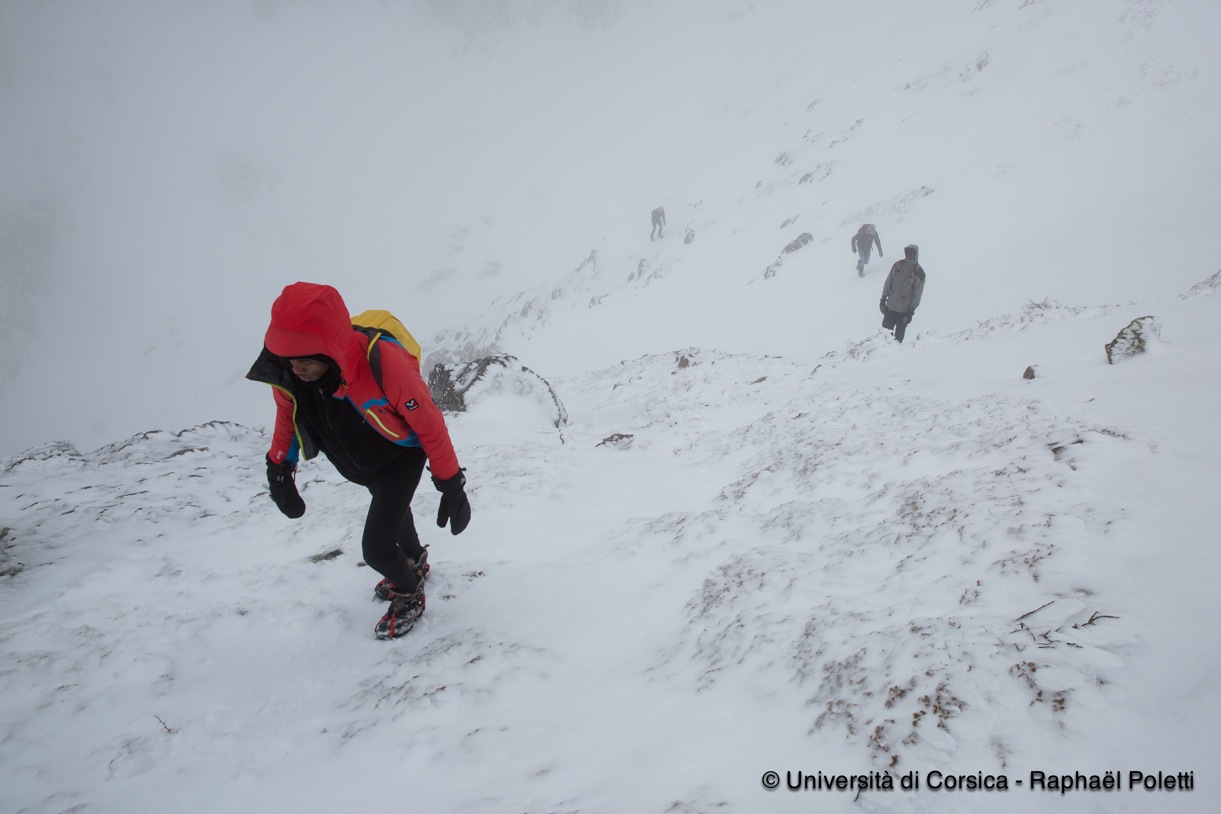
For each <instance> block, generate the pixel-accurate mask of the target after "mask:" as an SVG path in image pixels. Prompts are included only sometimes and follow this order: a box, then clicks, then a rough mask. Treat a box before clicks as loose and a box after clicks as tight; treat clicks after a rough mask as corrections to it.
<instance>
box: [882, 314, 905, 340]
mask: <svg viewBox="0 0 1221 814" xmlns="http://www.w3.org/2000/svg"><path fill="white" fill-rule="evenodd" d="M911 319H912V315H911V314H904V313H902V312H900V311H891V310H890V309H889V308H887V309H886V313H885V314H884V315H883V316H882V327H883V328H885V329H886V330H888V331H889V330H891V329H894V332H895V340H896V341H899V342H902V341H903V337H904V336H905V335H906V334H907V323H909V322H911Z"/></svg>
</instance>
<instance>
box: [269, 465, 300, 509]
mask: <svg viewBox="0 0 1221 814" xmlns="http://www.w3.org/2000/svg"><path fill="white" fill-rule="evenodd" d="M296 471H297V466H296V464H293V463H290V462H288V461H285V462H284V463H282V464H277V463H272V462H271V458H268V459H267V488H268V491H270V492H271V499H272V501H274V502H275V504H276V508H278V509H279V510H280V511H281V512H283V513H284V515H285V516H286V517H291V518H292V519H293V520H296V519H297V518H298V517H300V516H301V515H303V514H305V501H304V500H302V499H301V495H300V494H298V492H297V482H296V481H295V480H293V474H294V473H295V472H296Z"/></svg>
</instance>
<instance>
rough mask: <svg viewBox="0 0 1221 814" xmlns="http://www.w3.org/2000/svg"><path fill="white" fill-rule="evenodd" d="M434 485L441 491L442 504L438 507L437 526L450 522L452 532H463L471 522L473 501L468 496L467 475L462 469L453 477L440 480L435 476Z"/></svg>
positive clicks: (443, 526)
mask: <svg viewBox="0 0 1221 814" xmlns="http://www.w3.org/2000/svg"><path fill="white" fill-rule="evenodd" d="M432 485H433V486H435V487H437V491H438V492H440V493H441V505H440V506H439V507H438V508H437V528H442V529H443V528H445V524H446V523H449V532H450V534H461V533H462V532H463V530H464V529H465V528H466V526H467V524H468V523H470V522H471V502H470V501H469V500H467V498H466V489H464V488H463V487H465V486H466V475H463V474H462V470H458V474H457V475H454V476H453V477H452V478H446V479H445V480H440V479H439V478H437V477H435V476H434V477H433V479H432Z"/></svg>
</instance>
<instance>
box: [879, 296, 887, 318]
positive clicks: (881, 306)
mask: <svg viewBox="0 0 1221 814" xmlns="http://www.w3.org/2000/svg"><path fill="white" fill-rule="evenodd" d="M878 310H879V311H881V312H882V315H883V316H885V315H886V298H885V297H883V298H882V299H880V300H878Z"/></svg>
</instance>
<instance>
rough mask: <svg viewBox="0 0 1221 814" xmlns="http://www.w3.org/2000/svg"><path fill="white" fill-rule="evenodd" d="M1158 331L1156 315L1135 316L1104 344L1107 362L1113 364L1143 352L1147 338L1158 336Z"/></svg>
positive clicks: (1159, 331)
mask: <svg viewBox="0 0 1221 814" xmlns="http://www.w3.org/2000/svg"><path fill="white" fill-rule="evenodd" d="M1160 333H1161V327H1160V326H1159V325H1158V322H1157V317H1153V316H1143V317H1137V318H1136V319H1134V320H1132V321H1131V322H1129V323H1128V324H1127V326H1126V327H1125V328H1124V329H1123V330H1122V331H1120V332H1119V333H1118V334H1116V335H1115V338H1114V339H1112V340H1111V341H1110V342H1108V343H1107V344H1106V351H1107V364H1109V365H1113V364H1115V363H1116V362H1118V361H1122V360H1124V359H1130V358H1131V357H1133V356H1136V355H1138V354H1141V353H1144V352H1145V351H1146V350H1147V349H1148V344H1149V340H1150V339H1156V338H1158V337H1159V335H1160Z"/></svg>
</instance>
